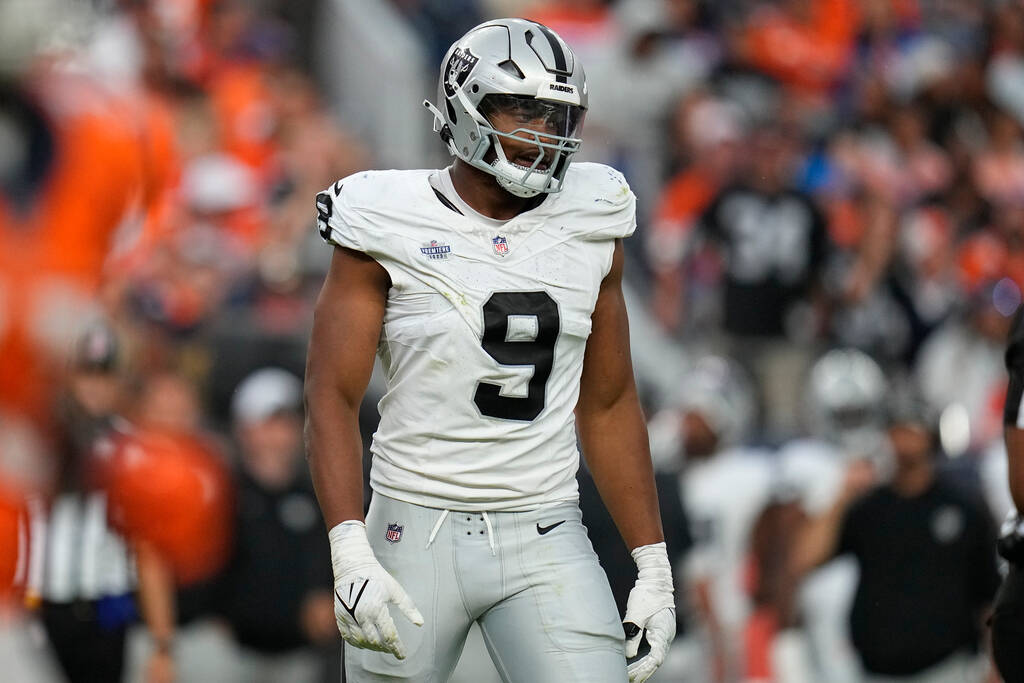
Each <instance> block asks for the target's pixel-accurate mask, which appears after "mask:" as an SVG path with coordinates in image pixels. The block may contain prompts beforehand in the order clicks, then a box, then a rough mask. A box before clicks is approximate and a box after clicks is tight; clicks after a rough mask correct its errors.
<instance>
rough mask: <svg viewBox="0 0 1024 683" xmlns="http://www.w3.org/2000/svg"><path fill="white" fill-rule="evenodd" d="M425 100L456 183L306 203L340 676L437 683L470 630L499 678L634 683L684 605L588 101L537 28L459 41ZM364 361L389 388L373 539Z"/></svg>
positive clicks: (656, 659)
mask: <svg viewBox="0 0 1024 683" xmlns="http://www.w3.org/2000/svg"><path fill="white" fill-rule="evenodd" d="M381 85H382V87H387V85H386V84H381ZM424 104H425V105H426V106H427V108H428V109H429V110H430V111H431V112H432V113H433V115H434V117H435V129H436V131H437V132H438V133H439V134H440V136H441V139H442V140H443V141H444V142H445V143H446V144H447V146H448V149H449V150H450V151H451V153H452V154H453V155H454V156H455V160H454V162H453V164H452V165H451V166H449V167H448V168H445V169H442V170H424V171H377V172H364V173H357V174H355V175H352V176H349V177H348V178H344V179H342V180H339V181H338V182H337V183H335V184H334V185H333V186H332V187H331V188H329V189H327V190H326V191H324V192H322V193H320V194H319V195H318V196H317V208H318V212H319V228H320V232H321V235H322V236H323V238H324V239H325V240H327V242H329V243H330V244H332V245H334V247H335V250H334V256H333V261H332V263H331V267H330V271H329V273H328V275H327V278H326V281H325V283H324V286H323V289H322V291H321V293H320V297H319V300H318V303H317V308H316V316H315V319H314V322H313V331H312V339H311V342H310V348H309V356H308V361H307V363H308V365H307V371H306V402H307V426H306V432H307V442H308V457H309V460H310V467H311V469H312V473H313V479H314V483H315V486H316V491H317V495H318V497H319V500H320V505H321V508H322V510H323V514H324V517H325V519H326V522H327V527H328V529H330V532H329V537H330V544H331V554H332V561H333V564H334V577H335V599H336V603H335V612H336V616H337V621H338V627H339V629H340V630H341V633H342V635H343V636H344V638H345V640H346V641H347V643H348V644H347V646H346V651H345V654H346V671H347V674H348V679H349V680H351V681H378V680H388V681H395V680H414V681H445V680H447V679H448V677H449V675H450V674H451V672H452V670H453V668H454V667H455V664H456V662H457V660H458V658H459V654H460V652H461V650H462V647H463V643H464V641H465V638H466V634H467V632H468V631H469V629H470V626H471V625H472V624H473V623H474V622H476V623H478V624H479V625H480V628H481V631H482V632H483V635H484V640H485V642H486V645H487V648H488V651H489V653H490V655H491V658H492V660H493V661H494V663H495V666H496V668H497V670H498V671H499V672H500V674H501V676H502V678H503V679H504V680H506V681H523V682H526V681H529V682H530V683H542V682H544V681H559V682H564V681H588V682H601V681H620V682H624V681H626V680H627V679H628V680H630V681H643V680H646V679H647V678H648V677H649V676H650V675H651V674H652V673H653V672H654V670H655V669H656V668H657V667H658V666H659V665H660V663H661V662H662V660H663V659H664V656H665V652H666V650H667V648H668V645H669V643H670V642H671V640H672V638H673V636H674V633H675V614H674V611H675V600H674V595H673V587H672V576H671V570H670V566H669V561H668V557H667V555H666V551H665V544H664V541H663V536H662V530H661V521H660V519H659V515H658V504H657V497H656V493H655V488H654V478H653V474H652V467H651V460H650V454H649V450H648V442H647V432H646V428H645V425H644V420H643V416H642V413H641V409H640V404H639V401H638V399H637V392H636V387H635V385H634V381H633V374H632V367H631V360H630V352H629V339H628V329H627V319H626V311H625V307H624V304H623V298H622V292H621V279H622V268H623V253H622V247H621V245H620V240H621V239H622V238H624V237H627V236H629V235H630V234H632V232H633V231H634V229H635V226H636V220H635V198H634V196H633V193H632V192H631V191H630V189H629V187H628V186H627V184H626V182H625V180H624V179H623V177H622V175H621V174H620V173H619V172H617V171H615V170H614V169H611V168H608V167H607V166H602V165H598V164H585V163H575V164H571V163H570V162H571V159H572V156H573V154H574V153H575V152H576V151H577V150H578V149H579V146H580V138H579V135H580V130H581V127H582V124H583V117H584V114H585V112H586V108H587V84H586V80H585V78H584V74H583V69H582V67H581V65H580V63H579V60H578V59H577V58H576V56H575V55H574V54H573V52H572V50H571V49H570V48H569V47H568V46H567V45H566V43H565V41H563V40H562V39H561V38H560V37H559V36H557V35H556V34H555V33H553V32H552V31H551V30H550V29H548V28H546V27H545V26H542V25H540V24H537V23H534V22H530V21H526V20H521V19H504V20H498V21H491V22H487V23H484V24H481V25H480V26H478V27H476V28H474V29H473V30H471V31H470V32H469V33H467V34H466V35H465V36H464V37H463V38H461V39H460V40H459V41H457V42H456V43H455V44H454V45H453V46H452V47H451V48H450V49H449V51H448V53H447V56H446V57H445V59H444V62H443V64H442V67H441V75H440V82H439V84H438V103H437V105H436V106H435V105H434V104H431V103H429V102H427V103H424ZM375 352H376V353H377V354H379V355H380V357H381V361H382V364H383V367H384V372H385V375H386V378H387V383H388V390H387V393H386V394H385V396H384V397H383V398H382V399H381V402H380V404H379V408H380V412H381V423H380V427H379V429H378V431H377V432H376V434H375V435H374V439H373V445H372V452H373V455H374V458H373V465H372V468H371V472H370V481H371V484H372V487H373V490H374V494H375V495H374V496H373V498H372V500H371V502H370V506H369V512H368V513H367V515H366V518H365V523H364V521H363V499H362V471H361V447H360V443H359V430H358V422H357V417H358V409H359V404H360V400H361V398H362V396H363V392H364V390H365V388H366V385H367V381H368V379H369V376H370V372H371V368H372V365H373V357H374V353H375ZM577 429H578V431H579V436H580V442H581V444H582V447H583V452H584V454H585V455H586V457H587V462H588V464H589V466H590V470H591V472H592V473H593V476H594V479H595V481H596V484H597V486H598V488H599V490H600V493H601V495H602V497H603V499H604V502H605V504H606V505H607V507H608V509H609V511H610V512H611V514H612V516H613V518H614V519H615V522H616V524H617V526H618V528H619V531H620V532H621V534H622V536H623V538H624V540H625V541H626V544H627V545H628V547H629V548H630V550H631V552H632V556H633V558H634V560H635V562H636V565H637V568H638V577H637V581H636V584H635V586H634V588H633V589H632V591H631V593H630V596H629V599H628V604H627V609H626V614H625V622H624V624H623V623H620V622H619V615H618V613H617V610H616V609H615V603H614V601H613V598H612V594H611V591H610V589H609V587H608V581H607V579H606V577H605V575H604V573H603V571H602V570H601V567H600V565H599V564H598V560H597V557H596V555H595V554H594V552H593V549H592V548H591V545H590V542H589V541H588V539H587V535H586V529H585V528H584V527H583V525H582V524H581V521H580V517H581V516H580V510H579V506H578V503H577V498H578V496H577V487H576V481H575V478H574V475H575V473H576V470H577V468H578V464H579V453H578V451H577V438H576V431H577ZM391 606H394V608H395V609H390V607H391ZM623 631H625V639H624V638H623ZM644 636H646V642H647V643H648V644H649V649H648V650H646V651H645V652H642V653H641V654H642V656H639V657H638V656H637V654H638V648H639V647H640V644H641V640H642V639H643V638H644ZM627 658H629V663H628V667H627ZM627 669H628V670H627Z"/></svg>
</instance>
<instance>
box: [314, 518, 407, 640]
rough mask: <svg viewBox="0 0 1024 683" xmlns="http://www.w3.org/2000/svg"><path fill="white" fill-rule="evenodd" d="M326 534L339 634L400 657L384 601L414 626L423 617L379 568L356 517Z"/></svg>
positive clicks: (393, 581) (386, 573)
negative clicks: (329, 542) (329, 551)
mask: <svg viewBox="0 0 1024 683" xmlns="http://www.w3.org/2000/svg"><path fill="white" fill-rule="evenodd" d="M327 537H328V538H329V539H330V541H331V563H332V564H333V565H334V617H335V619H337V620H338V630H339V631H341V637H342V638H344V639H345V641H346V642H348V643H351V644H352V645H355V646H356V647H362V648H366V649H367V650H377V651H378V652H390V653H391V654H393V655H394V656H395V657H398V658H399V659H405V647H404V646H403V645H402V641H401V640H400V639H399V638H398V630H397V629H396V628H395V622H394V621H393V620H392V619H391V614H389V612H388V603H394V604H395V605H396V606H397V607H398V609H400V610H402V613H403V614H404V615H405V616H406V617H407V618H408V619H409V621H411V622H412V623H413V624H415V625H416V626H422V625H423V615H421V614H420V612H419V610H417V609H416V605H414V604H413V602H412V599H410V598H409V596H408V595H407V594H406V592H405V591H404V590H403V589H402V587H401V586H400V585H399V584H398V582H397V581H395V579H394V577H392V576H391V575H390V574H388V572H387V570H385V569H384V567H382V566H380V562H378V561H377V558H376V557H375V556H374V554H373V549H372V548H370V542H369V541H368V540H367V539H366V525H365V524H363V523H362V522H359V521H356V520H349V521H347V522H342V523H341V524H338V525H337V526H335V527H334V528H333V529H331V530H330V531H329V532H328V533H327Z"/></svg>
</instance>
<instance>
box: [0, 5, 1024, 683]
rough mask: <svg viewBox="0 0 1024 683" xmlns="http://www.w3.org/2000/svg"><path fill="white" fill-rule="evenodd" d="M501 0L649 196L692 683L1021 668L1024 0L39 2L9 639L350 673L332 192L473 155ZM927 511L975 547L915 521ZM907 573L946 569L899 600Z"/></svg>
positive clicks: (638, 330)
mask: <svg viewBox="0 0 1024 683" xmlns="http://www.w3.org/2000/svg"><path fill="white" fill-rule="evenodd" d="M496 16H525V17H528V18H531V19H535V20H537V21H540V22H542V23H544V24H546V25H548V26H549V27H551V28H552V29H554V30H555V31H557V32H558V33H559V34H560V35H561V36H562V37H564V38H565V39H566V40H567V41H568V42H569V44H570V45H572V46H573V48H574V49H575V50H576V51H577V54H578V56H579V58H580V60H581V61H582V63H583V64H584V66H585V68H586V70H587V76H588V82H589V84H590V85H589V87H590V93H591V95H590V97H591V100H590V102H591V107H590V110H589V111H588V112H587V117H586V123H585V126H584V129H583V138H584V146H583V149H582V151H581V152H580V155H579V157H578V158H582V159H586V160H593V161H601V162H604V163H609V164H611V165H614V166H615V167H617V168H619V169H620V170H622V171H623V172H624V173H625V174H626V177H627V179H628V180H629V182H630V184H631V187H632V188H633V190H634V192H635V193H636V194H637V196H638V199H639V202H638V211H639V216H638V219H639V225H638V230H637V234H636V236H635V237H633V238H631V239H630V240H627V242H626V249H627V255H628V259H629V264H628V266H627V278H628V282H627V298H628V300H629V308H630V317H631V325H632V330H633V333H632V336H633V353H634V360H635V365H636V371H637V379H638V383H639V386H640V389H641V393H642V396H643V398H644V401H645V404H646V408H647V410H648V415H649V416H650V419H651V423H650V431H651V439H652V450H653V452H654V456H655V458H656V465H657V467H658V469H659V490H662V497H663V498H673V500H671V501H668V502H669V503H671V505H669V506H668V507H667V508H666V510H665V511H664V513H663V514H664V515H665V518H666V526H667V527H668V526H671V528H668V529H667V531H668V532H669V533H668V535H669V536H670V537H671V538H673V539H678V542H676V543H675V551H674V555H675V556H676V559H677V560H678V565H679V572H678V574H679V576H678V583H679V605H680V610H679V611H680V615H681V625H680V632H681V635H680V637H679V638H678V640H677V647H676V648H675V649H674V650H673V655H672V657H671V658H670V660H669V662H668V663H667V664H666V667H665V669H664V670H663V671H662V672H660V673H659V674H658V678H656V680H662V681H669V680H694V681H705V680H707V681H714V682H715V683H719V682H724V681H755V680H756V681H773V680H778V681H829V682H830V683H831V682H839V683H842V682H843V681H854V680H861V679H860V678H859V677H861V676H864V675H867V676H869V677H870V676H872V675H876V676H883V675H890V676H894V677H895V679H893V680H901V679H900V677H901V676H903V677H906V676H910V675H911V674H916V673H919V672H920V671H927V670H928V669H929V667H932V666H933V665H936V664H943V663H947V662H949V661H953V660H950V658H951V657H957V658H961V659H962V660H963V661H961V659H956V660H955V661H954V663H955V664H956V665H957V666H962V667H965V668H968V669H971V670H972V671H973V670H974V669H975V668H976V669H977V677H976V678H975V679H973V680H979V681H980V680H982V678H981V677H982V676H984V675H985V673H984V657H981V658H980V659H977V658H974V652H973V651H972V648H975V647H976V646H978V647H981V648H982V649H983V645H979V643H980V640H981V638H980V634H981V632H982V629H981V625H982V622H983V610H984V607H985V605H986V603H987V602H988V600H989V599H990V598H991V593H992V590H993V588H994V580H995V579H994V576H995V571H996V569H995V566H994V557H992V552H991V550H992V548H991V546H987V547H985V546H983V545H977V544H970V543H959V542H958V541H959V540H960V539H962V538H966V537H968V536H970V537H971V538H972V539H979V538H980V539H987V538H988V536H989V535H990V533H991V528H992V527H993V525H994V523H995V520H996V519H1001V517H1002V516H1003V514H1005V512H1006V511H1007V509H1008V508H1009V506H1010V501H1009V494H1008V490H1007V487H1006V484H1005V467H1006V466H1005V454H1004V453H1003V451H1002V446H1001V410H1002V404H1003V396H1004V393H1005V375H1004V370H1003V367H1002V353H1003V348H1004V342H1005V336H1006V332H1007V329H1008V326H1009V322H1010V320H1011V318H1012V316H1013V315H1014V314H1015V312H1016V311H1017V309H1018V307H1019V306H1020V304H1021V300H1022V296H1021V291H1022V289H1021V288H1022V287H1024V4H1022V3H1020V2H1019V1H1017V0H985V1H979V0H727V1H721V2H709V1H708V0H358V1H357V0H303V1H299V0H291V1H288V0H90V1H87V0H0V534H3V538H2V539H0V551H2V552H0V590H2V591H3V595H4V598H5V602H4V606H3V607H0V613H2V614H0V621H2V622H3V623H4V624H5V625H7V626H8V628H6V630H4V629H0V632H2V633H3V635H2V637H0V661H3V662H4V666H5V667H6V666H8V663H9V666H11V667H18V666H22V667H24V669H12V670H13V671H24V675H22V676H15V678H17V679H18V680H36V679H37V678H38V677H40V676H51V677H55V678H53V680H59V676H60V675H61V674H59V673H58V672H59V671H63V675H65V676H66V677H68V678H69V679H71V680H114V678H115V677H117V676H122V675H123V676H124V677H126V678H128V679H131V680H142V679H148V680H154V681H169V680H174V678H175V677H177V679H178V680H213V678H211V677H210V674H209V669H207V670H206V672H205V673H195V672H192V673H190V672H189V670H188V665H189V663H192V664H195V665H196V666H213V664H212V663H214V662H216V663H219V665H220V666H221V667H222V668H220V669H217V670H216V671H217V672H218V673H217V675H216V676H215V678H216V680H246V681H253V680H268V681H271V680H320V679H322V678H323V677H326V679H327V680H338V676H339V674H338V669H337V661H336V660H337V653H338V638H337V635H336V633H335V632H334V624H333V613H332V609H331V601H330V595H329V592H328V593H326V597H325V591H329V590H330V575H329V574H330V570H329V564H328V561H327V559H325V558H326V557H327V555H326V554H325V553H326V551H327V545H326V534H325V533H323V529H322V521H321V520H320V518H319V512H318V510H317V508H316V502H315V498H314V497H313V494H312V489H311V486H310V485H309V482H308V476H307V475H306V472H305V465H304V462H303V459H302V443H301V413H302V407H301V380H300V379H299V378H301V377H302V374H303V368H304V358H305V349H306V343H307V334H308V330H309V327H310V322H311V311H312V306H313V303H314V301H315V297H316V293H317V291H318V289H319V285H320V282H321V280H322V278H323V274H324V272H325V270H326V267H327V264H328V262H329V260H330V253H329V252H330V250H329V249H328V248H327V247H325V246H323V245H322V243H321V242H320V241H319V237H318V236H317V234H316V230H315V229H314V226H315V210H314V209H315V207H314V204H313V198H314V196H315V195H316V193H317V192H318V191H320V190H322V189H323V188H324V187H327V186H329V185H331V184H332V183H333V182H334V181H335V180H336V179H338V178H341V177H343V176H345V175H348V174H349V173H352V172H354V171H357V170H362V169H366V168H416V167H426V166H438V165H443V164H445V163H447V161H446V157H445V153H444V149H443V146H442V145H441V144H440V142H439V140H437V138H436V135H435V134H434V133H433V132H432V130H431V125H430V121H429V116H428V115H427V114H426V112H425V111H424V110H423V107H422V106H421V102H422V100H423V99H424V98H425V97H431V98H432V97H433V93H434V91H435V89H436V87H437V85H436V83H437V80H436V79H437V70H438V66H439V64H440V62H441V59H442V57H443V55H444V52H445V50H446V49H447V47H448V46H449V45H450V44H451V42H452V41H454V40H455V39H456V38H458V37H459V36H460V35H462V34H463V33H464V32H465V31H466V30H468V29H469V28H471V27H472V26H474V25H476V24H477V23H479V22H480V21H482V20H484V19H486V18H488V17H496ZM381 391H382V384H381V382H380V380H375V381H374V383H373V384H372V385H371V390H370V392H369V396H368V400H367V403H366V405H365V409H364V411H363V413H364V421H365V425H364V426H365V433H364V441H365V442H366V443H367V445H368V442H369V435H370V434H372V431H373V429H374V425H375V409H374V405H375V400H376V398H378V397H379V396H380V394H381ZM665 482H668V484H667V485H663V484H665ZM946 482H951V483H950V484H949V486H950V487H952V488H949V489H948V490H947V488H946ZM940 483H941V486H940V485H939V484H940ZM936 487H938V488H936ZM583 490H584V491H586V487H583ZM925 493H927V495H925ZM907 501H911V502H912V503H913V505H911V507H910V508H908V510H910V511H905V512H906V515H905V517H904V518H907V517H909V518H914V516H915V515H919V516H920V518H921V519H922V520H924V521H922V528H925V529H926V530H927V529H929V528H930V529H932V530H933V532H934V533H932V534H931V535H930V536H928V534H925V536H927V538H922V539H920V541H921V544H922V545H921V547H924V546H928V548H931V545H929V543H930V544H932V545H934V544H935V543H938V544H939V550H935V549H934V548H931V549H930V550H928V551H927V552H925V551H921V552H920V553H918V554H916V555H912V556H910V557H904V556H902V555H899V553H897V552H895V551H894V549H893V546H894V544H893V543H892V539H886V538H884V537H882V536H884V534H882V533H881V532H880V531H879V530H882V531H885V530H886V529H889V527H887V526H886V525H885V524H884V523H881V522H879V521H878V520H879V519H882V518H883V517H882V516H884V515H885V514H889V512H890V511H891V510H894V509H896V508H898V507H899V505H900V504H902V503H907ZM663 502H664V501H663ZM869 505H876V506H878V509H877V510H876V509H875V508H870V507H868V506H869ZM907 505H910V503H907ZM185 509H188V510H191V511H192V514H191V516H189V515H185V514H183V513H182V510H185ZM865 509H868V510H869V512H868V513H865V512H864V510H865ZM592 514H596V513H592ZM594 519H595V520H596V518H594ZM865 519H867V521H864V520H865ZM169 520H175V521H174V522H173V523H171V521H169ZM227 521H230V522H231V523H230V524H228V523H226V522H227ZM598 526H599V524H598V523H597V522H596V521H595V523H594V528H597V527H598ZM887 533H891V529H890V530H889V532H887ZM912 535H913V531H912V530H911V531H907V535H906V536H905V537H910V536H912ZM199 539H201V540H202V542H201V543H200V542H199ZM936 539H938V540H936ZM955 541H956V542H955ZM887 543H888V545H886V544H887ZM193 545H195V546H199V547H200V548H201V551H199V552H198V554H197V552H195V548H192V552H189V551H187V550H185V548H187V547H190V546H193ZM595 545H596V546H600V544H599V543H598V541H597V540H596V539H595ZM899 545H900V544H898V543H896V544H895V546H899ZM880 548H881V550H880ZM886 549H888V550H886ZM896 549H897V550H898V548H896ZM599 550H600V548H599ZM918 550H920V548H918ZM609 552H612V551H609ZM834 555H835V556H836V558H835V559H831V560H830V558H832V557H833V556H834ZM197 557H198V559H197ZM299 558H301V560H302V561H301V562H300V561H298V560H299ZM851 558H856V561H851ZM925 558H930V560H931V564H923V565H922V564H919V563H920V562H924V560H925ZM612 562H613V561H612V560H608V566H610V565H611V564H612ZM944 563H945V564H944ZM947 565H948V566H947ZM897 566H900V567H908V566H909V567H912V568H913V570H914V573H912V574H910V575H909V576H911V577H915V580H916V581H917V582H918V583H921V584H922V588H921V590H920V592H916V593H914V594H913V595H902V596H901V595H894V593H898V591H894V590H893V589H892V586H886V585H881V587H879V585H880V584H879V583H878V581H877V580H876V579H877V577H878V576H880V575H883V576H884V575H885V574H886V572H887V571H890V570H891V569H893V568H894V567H897ZM935 567H940V568H943V567H945V568H944V569H935ZM964 567H966V568H967V569H964ZM869 569H870V571H869ZM324 572H326V575H325V574H324ZM609 574H610V575H611V574H612V572H611V570H609ZM938 575H941V577H942V578H943V579H944V580H946V582H945V583H943V581H939V580H924V579H921V577H934V576H938ZM961 575H962V576H961ZM961 578H962V579H963V580H962V581H960V582H959V583H957V581H958V580H959V579H961ZM907 581H910V579H909V578H908V579H907ZM873 582H874V583H873ZM614 583H615V580H614V577H613V584H614ZM882 584H884V582H882ZM865 592H866V595H865ZM936 595H938V596H939V598H938V599H939V601H940V602H943V600H942V598H943V596H944V597H945V603H946V604H947V605H950V606H951V607H950V610H947V612H946V613H942V614H935V613H933V612H927V614H928V615H930V617H931V621H927V620H926V621H924V622H923V625H922V624H919V623H917V622H906V621H904V622H899V621H897V622H896V626H892V624H890V626H891V627H892V628H897V627H901V628H904V629H910V630H913V631H914V633H916V634H920V635H919V638H920V639H921V640H924V641H927V646H915V645H913V644H910V643H908V642H907V639H906V638H905V637H900V635H899V634H898V633H897V634H896V635H893V636H891V637H886V638H884V640H885V641H886V645H887V647H888V648H889V649H886V647H882V646H881V645H880V644H879V643H878V642H875V641H877V640H878V638H873V637H871V636H866V635H865V633H874V632H876V631H877V629H878V628H879V623H880V621H881V622H885V621H886V619H891V617H892V615H894V614H899V613H907V612H912V611H914V610H918V609H919V604H921V603H927V602H928V600H930V599H933V598H935V596H936ZM879 596H883V597H884V599H883V597H879ZM901 598H902V599H904V600H907V601H909V602H899V599H901ZM886 601H888V602H886ZM875 602H879V603H883V602H884V603H885V604H886V605H887V607H886V608H885V609H884V610H883V611H881V612H880V611H878V609H876V608H875V607H871V608H870V609H869V608H868V607H867V605H868V603H870V604H871V605H874V604H875ZM888 605H891V607H890V606H888ZM138 624H144V625H145V627H144V628H139V627H138V626H137V625H138ZM939 624H941V625H942V628H939V627H938V626H937V625H939ZM897 630H898V629H897ZM883 631H884V630H883ZM190 633H191V637H190ZM949 633H954V634H955V637H953V640H952V641H950V642H947V640H948V639H947V640H943V638H942V637H940V636H943V637H944V636H946V635H948V634H949ZM940 641H941V642H940ZM894 648H895V650H894ZM900 648H904V649H900ZM29 651H35V652H39V653H41V654H40V657H39V658H37V660H35V661H33V662H29V661H28V660H29V658H28V657H27V656H26V654H25V653H26V652H29ZM47 652H48V653H50V654H49V655H46V654H45V653H47ZM893 661H896V662H897V664H898V665H897V666H896V667H895V669H899V665H903V666H906V667H909V669H908V670H906V671H900V670H894V669H893V666H892V665H891V664H892V662H893ZM915 663H917V664H915ZM104 666H114V668H113V669H106V668H101V667H104ZM914 666H918V668H917V669H915V668H914ZM865 670H866V672H867V673H866V674H865V673H864V671H865ZM100 671H102V672H104V673H98V672H100ZM41 672H44V673H41ZM45 672H48V673H45ZM89 672H92V673H89ZM90 675H91V676H93V677H92V678H90ZM467 675H468V678H466V680H473V681H484V680H487V679H486V676H485V674H483V673H479V672H476V673H474V672H471V673H469V674H467ZM191 676H195V677H191ZM260 676H262V677H263V678H259V677H260ZM33 677H35V678H33ZM41 680H51V678H43V679H41ZM872 680H891V679H888V678H885V679H883V678H876V679H872ZM903 680H909V679H906V678H903ZM915 680H917V679H915ZM921 680H925V679H921ZM928 680H931V679H928ZM936 680H938V679H936ZM950 680H961V679H950ZM963 680H968V679H963Z"/></svg>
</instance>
